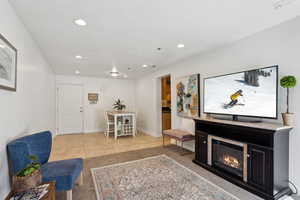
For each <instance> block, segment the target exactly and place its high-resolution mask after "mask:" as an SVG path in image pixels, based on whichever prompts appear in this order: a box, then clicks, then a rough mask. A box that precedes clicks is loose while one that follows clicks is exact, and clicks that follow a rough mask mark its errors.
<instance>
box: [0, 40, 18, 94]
mask: <svg viewBox="0 0 300 200" xmlns="http://www.w3.org/2000/svg"><path fill="white" fill-rule="evenodd" d="M0 89H5V90H11V91H16V90H17V49H16V48H15V47H14V46H13V45H12V44H11V43H10V42H9V41H7V40H6V39H5V38H4V37H3V36H2V35H1V34H0Z"/></svg>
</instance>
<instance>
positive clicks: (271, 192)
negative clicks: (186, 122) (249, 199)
mask: <svg viewBox="0 0 300 200" xmlns="http://www.w3.org/2000/svg"><path fill="white" fill-rule="evenodd" d="M291 129H292V127H285V126H281V125H280V124H271V123H244V122H234V121H229V120H217V119H206V118H199V119H195V133H196V138H195V139H196V141H195V143H196V144H195V148H196V149H195V153H196V155H195V159H194V162H195V163H196V164H198V165H200V166H201V167H203V168H205V169H207V170H209V171H211V172H213V173H215V174H217V175H219V176H221V177H222V178H225V179H227V180H229V181H230V182H232V183H234V184H236V185H238V186H240V187H242V188H244V189H246V190H248V191H250V192H252V193H254V194H256V195H258V196H260V197H262V198H264V199H267V200H277V199H279V198H280V197H282V196H283V195H287V194H291V193H292V191H291V189H290V188H289V183H288V180H289V132H290V130H291Z"/></svg>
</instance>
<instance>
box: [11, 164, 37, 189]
mask: <svg viewBox="0 0 300 200" xmlns="http://www.w3.org/2000/svg"><path fill="white" fill-rule="evenodd" d="M41 183H42V174H41V170H36V171H35V172H33V173H32V174H31V175H30V176H24V177H22V176H13V191H14V192H17V193H19V192H23V191H26V190H29V189H31V188H35V187H36V186H38V185H40V184H41Z"/></svg>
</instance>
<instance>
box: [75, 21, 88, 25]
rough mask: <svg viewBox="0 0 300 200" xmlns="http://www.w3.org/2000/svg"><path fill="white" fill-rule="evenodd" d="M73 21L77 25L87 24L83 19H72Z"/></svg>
mask: <svg viewBox="0 0 300 200" xmlns="http://www.w3.org/2000/svg"><path fill="white" fill-rule="evenodd" d="M74 23H75V24H76V25H78V26H86V25H87V23H86V21H84V20H83V19H76V20H74Z"/></svg>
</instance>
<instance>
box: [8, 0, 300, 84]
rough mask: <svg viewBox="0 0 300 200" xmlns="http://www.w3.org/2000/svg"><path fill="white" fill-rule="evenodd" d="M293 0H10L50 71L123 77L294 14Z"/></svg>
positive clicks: (297, 5)
mask: <svg viewBox="0 0 300 200" xmlns="http://www.w3.org/2000/svg"><path fill="white" fill-rule="evenodd" d="M299 1H300V0H251V1H249V0H248V1H245V0H188V1H184V0H128V1H125V0H76V1H74V0H48V1H44V0H43V1H37V0H10V2H11V4H12V5H13V7H14V8H15V10H16V12H17V14H18V15H19V17H20V18H21V20H22V21H23V23H24V24H25V26H26V27H27V28H28V30H29V31H30V32H31V34H32V35H33V37H34V39H35V40H36V42H37V43H38V44H39V46H40V48H41V50H42V51H43V53H44V55H45V56H46V58H47V60H48V62H49V63H50V64H51V66H52V67H53V69H54V71H55V73H56V74H62V75H74V74H75V73H74V72H75V70H80V75H84V76H98V77H108V75H107V72H108V71H109V70H110V69H111V68H112V66H113V65H114V66H116V67H117V69H118V70H119V71H121V72H123V73H126V74H127V75H128V78H137V77H140V76H143V75H145V74H147V73H151V72H153V71H154V70H157V69H159V68H162V67H165V66H170V65H172V64H174V63H176V62H178V61H179V60H181V59H184V58H187V57H190V56H193V55H197V54H201V53H203V52H204V51H208V50H211V49H214V48H218V47H220V46H223V45H225V44H228V43H231V42H233V41H236V40H239V39H241V38H243V37H246V36H249V35H251V34H253V33H256V32H258V31H261V30H264V29H266V28H268V27H271V26H274V25H276V24H279V23H281V22H283V21H286V20H288V19H291V18H294V17H296V16H297V15H298V14H299V13H300V3H299ZM281 4H282V5H284V6H282V7H281ZM285 4H286V5H285ZM278 5H279V6H278ZM274 7H281V8H279V9H274ZM78 18H82V19H84V20H85V21H86V22H87V26H85V27H79V26H77V25H75V24H74V22H73V21H74V20H75V19H78ZM179 43H183V44H184V45H185V47H184V48H180V49H179V48H177V44H179ZM157 48H162V50H161V51H157ZM76 55H81V56H83V59H81V60H79V59H75V56H76ZM143 64H147V65H149V66H150V67H146V68H143V67H141V66H142V65H143ZM152 65H155V66H156V67H151V66H152ZM129 67H130V70H128V68H129Z"/></svg>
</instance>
